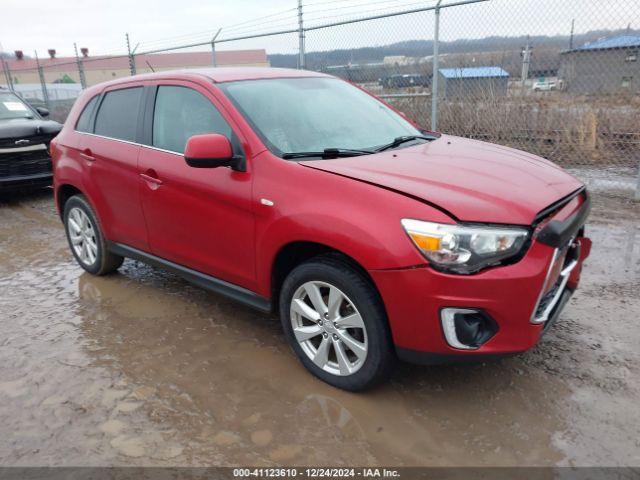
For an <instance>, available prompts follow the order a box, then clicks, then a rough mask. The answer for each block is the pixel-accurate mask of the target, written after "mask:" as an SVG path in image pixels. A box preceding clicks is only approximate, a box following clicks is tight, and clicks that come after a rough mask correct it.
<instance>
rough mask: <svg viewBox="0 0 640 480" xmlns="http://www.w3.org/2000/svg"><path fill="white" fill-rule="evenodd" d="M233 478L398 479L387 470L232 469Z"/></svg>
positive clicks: (392, 470) (396, 474)
mask: <svg viewBox="0 0 640 480" xmlns="http://www.w3.org/2000/svg"><path fill="white" fill-rule="evenodd" d="M233 476H234V477H235V478H252V477H253V478H260V477H264V478H274V477H280V478H358V477H361V478H399V477H400V472H398V470H394V469H387V468H301V469H298V468H234V469H233Z"/></svg>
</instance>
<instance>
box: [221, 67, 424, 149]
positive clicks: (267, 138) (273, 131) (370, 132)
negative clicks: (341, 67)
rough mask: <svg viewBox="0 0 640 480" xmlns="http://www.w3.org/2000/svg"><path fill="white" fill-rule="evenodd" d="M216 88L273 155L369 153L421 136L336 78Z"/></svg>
mask: <svg viewBox="0 0 640 480" xmlns="http://www.w3.org/2000/svg"><path fill="white" fill-rule="evenodd" d="M220 87H221V88H222V89H223V90H224V92H225V93H226V94H227V96H228V97H229V98H230V99H231V101H232V102H233V103H234V104H235V106H236V107H237V108H238V109H239V110H240V111H241V113H242V114H243V115H244V116H245V118H246V119H247V120H248V121H249V123H251V125H252V126H253V128H254V129H255V130H256V133H258V135H260V137H261V138H262V140H263V141H264V142H265V144H266V145H267V147H268V148H269V149H270V150H271V151H272V152H273V153H275V154H276V155H282V154H283V153H286V152H316V151H320V152H321V151H323V150H325V149H327V148H340V149H359V150H370V149H374V148H376V147H379V146H381V145H385V144H387V143H389V142H392V141H393V140H394V139H395V138H398V137H401V136H411V135H420V131H419V130H418V129H416V128H415V127H413V126H412V125H411V124H410V123H409V122H407V121H406V120H405V119H404V118H402V117H401V116H400V115H398V114H397V113H395V112H394V111H393V110H391V109H390V108H388V107H387V106H385V105H384V104H383V103H381V102H379V101H377V100H376V99H374V98H373V97H371V96H370V95H368V94H366V93H364V92H362V91H361V90H359V89H358V88H355V87H354V86H352V85H350V84H348V83H347V82H344V81H342V80H338V79H335V78H278V79H268V80H245V81H239V82H230V83H224V84H221V85H220Z"/></svg>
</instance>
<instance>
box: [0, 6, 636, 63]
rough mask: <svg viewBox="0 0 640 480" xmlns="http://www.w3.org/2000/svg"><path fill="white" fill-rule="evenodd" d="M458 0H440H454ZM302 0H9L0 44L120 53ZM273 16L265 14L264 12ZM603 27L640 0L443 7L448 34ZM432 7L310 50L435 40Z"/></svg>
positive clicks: (353, 9)
mask: <svg viewBox="0 0 640 480" xmlns="http://www.w3.org/2000/svg"><path fill="white" fill-rule="evenodd" d="M434 1H435V0H422V1H418V0H386V1H385V0H303V3H304V4H305V7H304V10H305V23H306V24H308V25H313V24H321V23H327V22H332V21H336V20H341V19H346V18H354V17H359V16H369V15H375V14H377V13H385V12H391V11H398V10H403V9H413V8H418V7H420V6H423V5H432V4H433V3H434ZM452 2H453V0H443V3H444V4H446V3H452ZM296 6H297V0H269V1H263V0H234V1H232V0H209V1H204V0H180V1H179V2H176V1H175V0H137V1H136V0H95V1H90V0H86V1H83V0H64V1H60V0H28V1H25V0H2V9H1V10H2V16H1V17H0V43H1V45H2V49H3V50H4V51H7V52H13V51H14V50H17V49H21V50H23V51H24V52H25V54H27V55H33V51H34V49H37V50H38V53H39V55H40V56H46V50H47V49H49V48H55V49H56V50H57V52H58V55H59V56H66V55H71V54H73V43H74V42H77V44H78V48H80V47H88V48H89V50H90V53H93V54H99V53H123V52H124V51H125V49H126V47H125V38H124V37H125V33H126V32H129V34H130V35H131V40H132V43H133V44H134V45H135V44H137V43H138V42H140V47H139V51H144V50H149V49H152V48H156V47H163V46H166V45H179V44H185V43H191V42H197V41H206V40H207V39H209V38H210V36H211V35H212V33H213V32H215V31H216V30H217V29H218V28H220V27H226V28H223V33H222V34H221V36H220V38H225V37H227V38H230V37H234V36H241V35H244V34H249V33H253V32H257V31H269V30H280V29H287V28H295V26H296V22H297V19H296V15H297V12H296ZM261 17H266V18H261ZM573 18H575V20H576V32H584V31H587V30H592V29H599V28H609V29H614V28H625V27H626V26H627V25H628V24H629V23H630V24H631V26H632V27H633V28H640V1H639V0H489V1H488V2H486V3H480V4H475V5H466V6H461V7H454V8H450V9H447V10H444V11H443V14H442V24H441V35H442V38H443V39H444V40H454V39H458V38H478V37H484V36H490V35H509V36H513V35H523V34H525V35H526V34H530V35H540V34H550V35H553V34H557V33H561V34H568V33H569V31H570V28H571V20H572V19H573ZM432 26H433V13H432V12H429V13H420V14H416V15H406V16H401V17H395V18H393V19H386V20H384V21H372V22H364V23H360V24H357V25H352V26H344V27H337V28H333V29H328V30H325V29H322V30H317V31H311V32H308V33H307V50H308V51H313V50H328V49H333V48H350V47H353V46H366V45H384V44H388V43H393V42H397V41H401V40H409V39H430V38H432V36H433V27H432ZM218 48H219V49H220V50H228V49H239V48H266V49H267V52H268V53H294V52H295V51H296V50H297V37H296V35H295V34H292V35H286V36H275V37H265V38H261V39H252V40H245V41H235V42H228V43H223V44H220V46H219V47H218Z"/></svg>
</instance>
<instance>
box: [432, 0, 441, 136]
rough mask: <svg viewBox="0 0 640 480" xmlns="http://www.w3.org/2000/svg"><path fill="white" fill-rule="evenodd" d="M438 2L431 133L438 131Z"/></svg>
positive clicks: (434, 44) (434, 31)
mask: <svg viewBox="0 0 640 480" xmlns="http://www.w3.org/2000/svg"><path fill="white" fill-rule="evenodd" d="M441 3H442V0H438V3H436V9H435V20H434V21H435V24H434V27H433V62H432V64H433V73H432V74H431V131H432V132H437V131H438V74H439V73H438V60H439V59H438V46H439V43H440V4H441Z"/></svg>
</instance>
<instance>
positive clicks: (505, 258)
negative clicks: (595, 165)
mask: <svg viewBox="0 0 640 480" xmlns="http://www.w3.org/2000/svg"><path fill="white" fill-rule="evenodd" d="M52 156H53V161H54V186H55V195H56V204H57V207H58V209H59V212H60V214H61V216H62V219H63V222H64V225H65V227H66V232H67V237H68V240H69V245H70V247H71V251H72V253H73V255H74V256H75V258H76V260H77V261H78V263H79V264H80V266H81V267H82V268H84V269H85V270H87V271H88V272H90V273H92V274H94V275H104V274H107V273H109V272H113V271H114V270H116V269H117V268H118V267H119V266H120V265H121V264H122V261H123V258H124V257H129V258H133V259H136V260H141V261H143V262H147V263H150V264H152V265H156V266H160V267H163V268H166V269H168V270H171V271H173V272H176V273H178V274H179V275H182V276H184V277H185V278H187V279H188V280H190V281H192V282H194V283H195V284H197V285H200V286H201V287H204V288H207V289H210V290H212V291H214V292H217V293H221V294H223V295H227V296H229V297H232V298H234V299H236V300H238V301H240V302H243V303H245V304H248V305H250V306H252V307H255V308H257V309H259V310H263V311H265V312H271V311H276V312H279V315H280V318H281V319H282V326H283V328H284V331H285V334H286V337H287V339H288V341H289V342H290V344H291V346H292V347H293V350H294V351H295V353H296V354H297V356H298V357H299V358H300V360H301V362H302V363H303V364H304V366H305V367H306V368H307V369H309V370H310V371H311V372H312V373H313V374H314V375H316V376H318V377H319V378H321V379H322V380H324V381H326V382H327V383H330V384H332V385H335V386H337V387H340V388H344V389H347V390H360V389H363V388H366V387H368V386H371V385H373V384H375V383H376V382H379V381H381V380H382V379H384V378H386V377H387V376H388V374H389V373H390V371H391V367H392V366H393V364H394V361H395V360H396V359H397V358H400V359H404V360H409V361H412V362H418V363H431V364H433V363H439V362H443V361H451V360H454V361H459V360H463V361H464V360H471V359H474V360H476V359H480V360H484V359H487V358H491V357H497V356H501V355H505V354H513V353H517V352H523V351H525V350H527V349H530V348H531V347H533V346H534V345H535V344H536V343H537V342H538V339H539V338H540V336H541V335H542V333H543V332H544V331H545V330H546V328H547V327H548V326H549V325H550V324H551V323H553V321H554V320H555V319H556V318H557V317H558V314H559V312H560V311H561V310H562V307H563V306H564V305H565V303H566V302H567V299H568V298H569V296H570V295H571V293H572V292H573V291H574V289H575V288H576V286H577V285H578V281H579V276H580V269H581V265H582V261H583V260H584V259H585V258H586V256H587V255H588V253H589V250H590V245H591V244H590V241H589V240H588V239H587V238H585V237H584V223H585V220H586V218H587V215H588V212H589V197H588V196H587V192H586V190H585V187H584V185H583V184H582V183H580V182H579V181H578V180H576V179H575V178H573V177H572V176H571V175H569V174H567V173H565V172H564V171H563V170H562V169H560V168H559V167H557V166H555V165H554V164H552V163H551V162H548V161H547V160H544V159H542V158H539V157H536V156H534V155H530V154H527V153H524V152H520V151H517V150H513V149H510V148H506V147H501V146H497V145H492V144H488V143H483V142H478V141H473V140H467V139H463V138H458V137H452V136H448V135H443V134H438V133H433V132H427V131H424V130H421V129H420V128H419V127H418V126H417V125H415V124H413V123H412V122H411V121H409V120H408V119H406V118H405V117H404V116H403V115H402V114H400V113H398V112H396V111H395V110H394V109H393V108H391V107H389V106H388V105H386V104H384V103H382V102H381V101H380V100H378V99H376V98H375V97H373V96H371V95H369V94H368V93H366V92H364V91H362V90H360V89H359V88H357V87H355V86H353V85H350V84H349V83H347V82H345V81H342V80H340V79H337V78H333V77H330V76H327V75H323V74H320V73H314V72H307V71H299V70H281V69H268V68H223V69H210V70H190V71H183V72H163V73H158V74H151V75H142V76H136V77H131V78H126V79H122V80H116V81H112V82H108V83H104V84H101V85H97V86H94V87H91V88H89V89H87V90H86V91H85V93H84V94H83V95H82V97H81V98H80V99H79V100H78V101H77V102H76V105H75V106H74V108H73V110H72V111H71V114H70V115H69V118H68V120H67V122H66V124H65V126H64V128H63V130H62V132H61V133H60V134H59V135H58V137H57V138H56V139H55V141H54V142H53V144H52Z"/></svg>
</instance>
